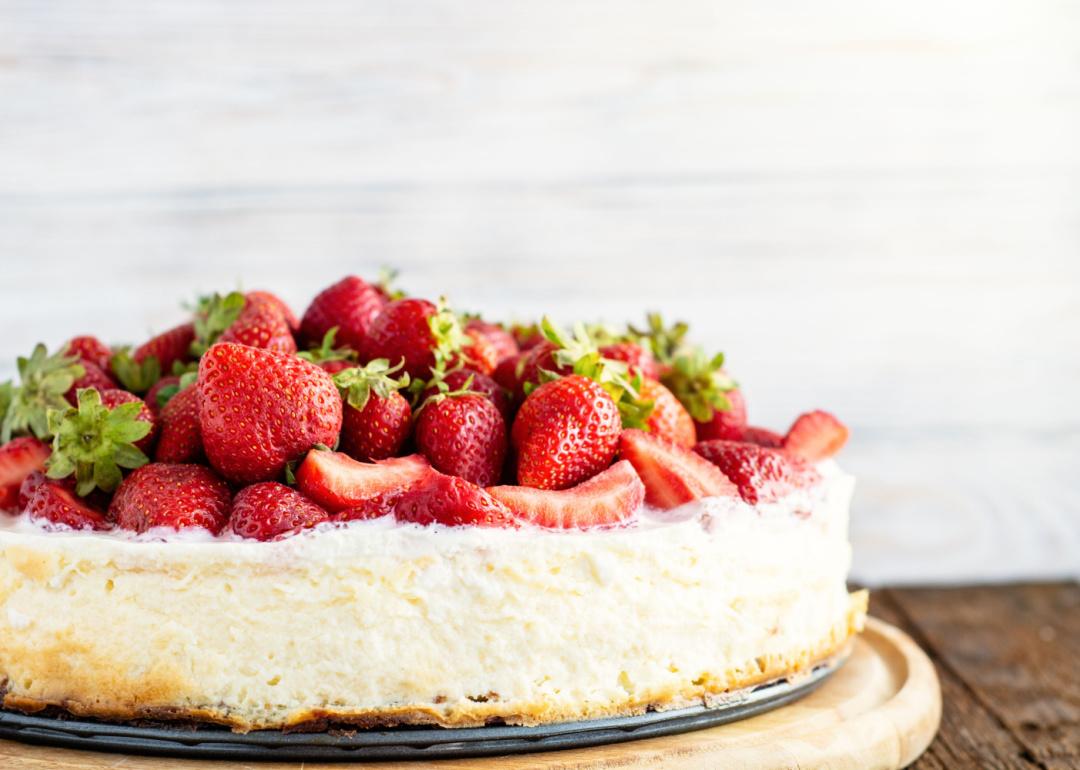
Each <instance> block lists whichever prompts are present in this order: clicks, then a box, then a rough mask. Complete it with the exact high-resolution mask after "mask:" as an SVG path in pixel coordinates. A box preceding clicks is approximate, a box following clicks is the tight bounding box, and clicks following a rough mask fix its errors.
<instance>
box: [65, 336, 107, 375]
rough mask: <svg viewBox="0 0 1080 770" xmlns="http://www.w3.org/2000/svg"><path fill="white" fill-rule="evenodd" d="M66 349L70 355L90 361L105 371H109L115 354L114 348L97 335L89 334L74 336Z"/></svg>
mask: <svg viewBox="0 0 1080 770" xmlns="http://www.w3.org/2000/svg"><path fill="white" fill-rule="evenodd" d="M64 349H65V352H66V353H67V355H69V356H75V357H76V358H78V359H79V360H81V361H88V362H90V363H92V364H93V365H94V366H96V367H97V368H98V369H101V370H102V371H103V372H107V371H109V361H110V360H112V356H113V352H112V349H111V348H110V347H109V346H108V345H106V344H105V343H104V342H102V341H101V340H99V339H98V338H97V337H91V336H89V335H85V336H82V337H72V338H71V339H70V340H68V343H67V345H65V347H64Z"/></svg>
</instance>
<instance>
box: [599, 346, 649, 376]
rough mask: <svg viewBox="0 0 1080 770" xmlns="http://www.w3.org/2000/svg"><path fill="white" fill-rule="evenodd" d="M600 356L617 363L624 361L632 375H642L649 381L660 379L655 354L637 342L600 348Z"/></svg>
mask: <svg viewBox="0 0 1080 770" xmlns="http://www.w3.org/2000/svg"><path fill="white" fill-rule="evenodd" d="M600 355H602V356H603V357H604V358H610V359H613V360H615V361H623V362H624V363H626V365H627V367H628V368H629V369H630V374H631V375H637V374H640V375H641V376H642V377H644V378H646V379H649V380H659V379H660V366H659V364H657V363H656V359H655V358H653V354H652V353H650V352H649V351H648V350H647V349H645V348H643V347H642V346H641V345H638V344H637V343H635V342H616V343H613V344H611V345H604V346H603V347H601V348H600Z"/></svg>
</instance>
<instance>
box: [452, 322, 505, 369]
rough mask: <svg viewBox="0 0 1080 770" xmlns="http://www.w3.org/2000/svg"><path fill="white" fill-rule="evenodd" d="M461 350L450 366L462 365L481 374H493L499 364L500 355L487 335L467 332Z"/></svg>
mask: <svg viewBox="0 0 1080 770" xmlns="http://www.w3.org/2000/svg"><path fill="white" fill-rule="evenodd" d="M465 337H466V341H464V343H463V345H462V348H461V350H460V351H459V352H458V353H456V354H455V355H454V356H453V357H452V358H451V359H450V365H451V366H453V365H456V364H461V365H462V366H467V367H469V368H470V369H473V370H474V371H477V372H480V373H481V374H491V373H492V372H494V371H495V367H496V366H498V364H499V353H498V351H497V350H495V346H494V345H493V344H492V343H491V340H489V339H488V338H487V337H486V336H485V335H483V334H481V333H480V332H476V331H466V332H465Z"/></svg>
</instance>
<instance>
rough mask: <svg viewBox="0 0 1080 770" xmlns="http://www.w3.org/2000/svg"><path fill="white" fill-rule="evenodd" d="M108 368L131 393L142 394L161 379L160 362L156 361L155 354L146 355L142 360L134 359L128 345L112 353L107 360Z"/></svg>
mask: <svg viewBox="0 0 1080 770" xmlns="http://www.w3.org/2000/svg"><path fill="white" fill-rule="evenodd" d="M109 368H110V369H112V372H113V374H115V375H116V379H117V380H119V381H120V384H121V385H123V386H124V390H129V391H131V392H132V393H139V394H143V393H145V392H146V391H148V390H150V388H152V387H153V386H154V383H156V382H157V381H158V380H160V379H161V364H160V363H158V359H157V356H147V357H146V358H144V359H143V360H142V361H136V360H135V359H134V358H132V357H131V348H129V347H123V348H120V349H119V350H117V351H116V353H114V354H113V357H112V358H111V359H110V360H109Z"/></svg>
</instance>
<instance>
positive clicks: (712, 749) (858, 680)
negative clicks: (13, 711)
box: [0, 618, 941, 770]
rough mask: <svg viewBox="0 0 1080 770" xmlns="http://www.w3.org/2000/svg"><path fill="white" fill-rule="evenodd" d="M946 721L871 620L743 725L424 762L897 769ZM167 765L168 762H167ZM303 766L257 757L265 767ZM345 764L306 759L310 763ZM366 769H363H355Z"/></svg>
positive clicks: (52, 754)
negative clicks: (803, 691) (829, 671)
mask: <svg viewBox="0 0 1080 770" xmlns="http://www.w3.org/2000/svg"><path fill="white" fill-rule="evenodd" d="M940 717H941V691H940V689H939V686H938V681H937V675H936V674H935V672H934V667H933V664H931V662H930V660H929V659H928V658H927V657H926V655H925V654H924V653H923V652H922V651H921V650H920V649H919V648H918V647H917V646H916V645H915V643H914V642H912V641H911V639H910V638H909V637H908V636H907V635H906V634H904V633H903V632H902V631H899V630H898V629H896V628H894V627H893V626H890V625H888V624H887V623H884V622H882V621H879V620H875V619H873V618H871V619H870V620H869V622H868V624H867V628H866V631H865V632H864V633H863V634H862V635H861V636H860V638H859V639H858V640H857V641H856V644H855V649H854V651H853V652H852V655H851V658H850V659H849V660H848V661H847V663H846V664H845V665H844V666H843V667H842V668H841V669H840V670H839V671H838V672H836V673H835V674H834V675H833V676H831V677H830V678H829V679H828V680H827V681H826V682H825V684H824V685H822V686H821V687H820V688H819V689H817V690H816V691H814V692H813V693H811V694H810V695H808V696H806V697H805V698H802V699H801V700H798V701H796V702H795V703H792V704H791V705H788V706H785V707H783V708H781V709H778V710H776V711H772V712H769V713H767V714H762V715H760V716H756V717H753V718H750V719H746V720H743V721H740V722H733V723H731V724H727V725H722V726H720V727H713V728H710V729H706V730H700V731H697V732H692V733H686V734H683V735H675V736H669V737H664V738H651V739H647V740H641V741H633V742H630V743H623V744H618V745H612V746H603V747H599V748H591V749H572V750H567V751H555V752H548V753H543V754H526V755H517V756H513V757H493V758H489V759H458V760H442V761H430V762H424V763H423V767H424V768H428V769H429V770H430V769H436V768H446V769H447V770H449V769H450V768H455V769H461V770H464V768H478V767H481V768H488V769H489V770H555V768H561V769H565V768H571V767H572V768H575V770H584V769H585V768H596V769H597V770H601V769H603V768H614V767H618V768H621V769H624V770H625V769H626V768H657V767H664V768H677V769H678V770H684V769H685V770H689V769H690V768H695V769H696V768H706V767H707V768H723V767H732V768H740V769H746V770H778V769H779V768H790V767H819V766H828V767H829V768H831V769H832V770H841V769H843V768H852V770H855V769H856V768H858V769H859V770H865V769H866V768H882V769H883V770H885V769H888V770H891V769H892V768H900V767H904V766H905V765H907V764H909V763H910V762H912V761H913V760H914V759H915V758H916V757H917V756H918V755H919V754H921V753H922V751H923V750H924V749H925V748H926V747H927V746H928V745H929V743H930V740H931V739H932V738H933V736H934V733H935V732H936V730H937V726H938V722H939V720H940ZM163 763H164V764H163ZM163 766H168V767H169V768H181V769H183V768H187V769H188V770H196V769H197V768H203V769H204V770H205V768H210V767H216V766H219V767H222V768H224V767H236V766H237V765H236V762H235V761H206V760H188V759H171V758H170V759H162V758H155V757H136V756H125V755H119V754H106V753H93V752H86V751H75V750H71V749H58V748H52V747H45V746H31V745H25V744H20V743H15V742H12V741H0V767H4V768H11V770H25V769H26V768H35V769H39V768H41V769H43V768H57V769H58V770H104V769H105V768H117V767H123V768H125V770H151V769H152V768H160V767H163ZM299 766H300V765H299V763H296V764H293V763H278V762H259V763H258V764H257V765H254V767H258V768H259V769H260V770H283V769H284V768H298V767H299ZM349 766H350V765H349V764H343V763H326V764H318V763H311V762H308V763H305V764H304V765H303V767H304V770H312V769H313V768H324V769H325V770H330V769H331V768H342V767H349ZM357 766H360V765H357ZM417 766H418V765H417V764H415V763H395V762H373V763H366V764H364V765H362V767H364V768H370V769H371V770H379V769H381V770H404V769H405V768H409V770H411V769H412V768H416V767H417Z"/></svg>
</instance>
